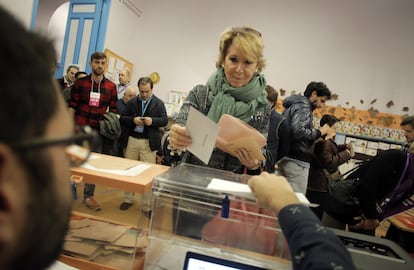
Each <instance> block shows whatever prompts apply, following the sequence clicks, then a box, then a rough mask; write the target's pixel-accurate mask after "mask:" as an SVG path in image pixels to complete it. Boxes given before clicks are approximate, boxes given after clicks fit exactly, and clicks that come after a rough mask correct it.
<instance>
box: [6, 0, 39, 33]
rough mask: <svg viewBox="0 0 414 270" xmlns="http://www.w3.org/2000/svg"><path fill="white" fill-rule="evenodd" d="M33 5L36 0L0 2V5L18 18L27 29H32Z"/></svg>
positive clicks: (7, 0)
mask: <svg viewBox="0 0 414 270" xmlns="http://www.w3.org/2000/svg"><path fill="white" fill-rule="evenodd" d="M33 3H34V0H19V1H12V0H0V5H2V6H3V7H4V8H5V9H7V10H9V11H10V12H11V13H12V14H13V15H14V16H16V17H17V18H18V19H19V20H20V21H21V22H22V23H23V25H24V26H26V28H27V29H30V24H31V22H32V12H33Z"/></svg>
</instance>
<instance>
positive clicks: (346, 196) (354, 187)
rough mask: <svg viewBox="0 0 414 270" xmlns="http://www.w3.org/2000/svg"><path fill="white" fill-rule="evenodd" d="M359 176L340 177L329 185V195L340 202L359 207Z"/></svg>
mask: <svg viewBox="0 0 414 270" xmlns="http://www.w3.org/2000/svg"><path fill="white" fill-rule="evenodd" d="M359 185H360V182H359V178H350V179H339V180H335V181H332V182H331V183H330V184H329V186H328V192H329V196H330V197H332V199H333V200H335V201H336V202H337V203H338V204H341V205H344V206H348V207H359Z"/></svg>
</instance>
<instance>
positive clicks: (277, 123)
mask: <svg viewBox="0 0 414 270" xmlns="http://www.w3.org/2000/svg"><path fill="white" fill-rule="evenodd" d="M265 90H266V92H267V100H268V101H269V104H270V106H271V107H272V112H271V113H270V120H269V132H268V133H267V143H266V151H267V153H266V166H265V167H266V171H267V172H269V173H273V172H275V164H276V162H278V161H279V160H280V159H281V158H283V157H284V156H286V155H287V154H288V153H289V126H288V123H287V121H286V118H285V117H284V116H283V115H281V114H280V113H278V112H277V111H276V105H277V96H278V94H277V91H276V90H275V89H274V88H273V87H272V86H270V85H266V88H265Z"/></svg>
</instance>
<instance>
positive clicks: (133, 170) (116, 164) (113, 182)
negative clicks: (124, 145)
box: [71, 153, 170, 193]
mask: <svg viewBox="0 0 414 270" xmlns="http://www.w3.org/2000/svg"><path fill="white" fill-rule="evenodd" d="M169 169H170V167H169V166H163V165H158V164H152V163H146V162H142V161H137V160H131V159H126V158H120V157H115V156H110V155H104V154H97V153H92V154H91V156H90V157H89V159H88V161H87V162H86V163H85V164H83V165H82V166H80V167H76V168H72V169H71V173H72V175H75V176H80V177H82V178H83V182H85V183H92V184H99V185H105V186H108V187H113V188H119V189H123V190H126V191H131V192H136V193H145V192H147V191H149V190H151V186H152V180H153V178H154V177H155V176H157V175H159V174H161V173H163V172H166V171H167V170H169Z"/></svg>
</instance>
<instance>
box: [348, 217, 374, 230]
mask: <svg viewBox="0 0 414 270" xmlns="http://www.w3.org/2000/svg"><path fill="white" fill-rule="evenodd" d="M378 225H379V221H378V219H366V218H365V217H360V221H359V222H358V223H357V224H355V225H352V226H350V227H351V228H352V229H356V230H375V229H376V228H377V227H378Z"/></svg>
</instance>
